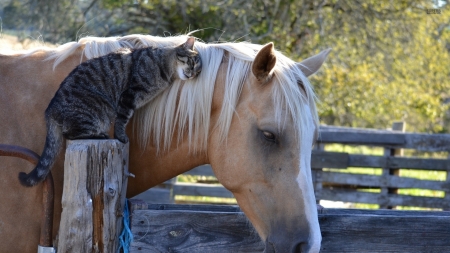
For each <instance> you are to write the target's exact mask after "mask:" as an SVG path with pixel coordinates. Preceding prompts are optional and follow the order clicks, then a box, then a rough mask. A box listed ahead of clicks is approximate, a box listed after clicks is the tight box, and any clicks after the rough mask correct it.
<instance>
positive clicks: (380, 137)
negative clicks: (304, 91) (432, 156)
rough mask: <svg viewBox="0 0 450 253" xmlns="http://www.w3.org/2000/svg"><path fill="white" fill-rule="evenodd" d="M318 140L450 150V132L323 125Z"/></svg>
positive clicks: (424, 149)
mask: <svg viewBox="0 0 450 253" xmlns="http://www.w3.org/2000/svg"><path fill="white" fill-rule="evenodd" d="M318 142H320V143H343V144H358V145H369V146H385V147H391V148H408V149H416V150H421V151H450V134H418V133H394V132H392V131H382V130H373V129H355V128H337V127H321V128H320V135H319V139H318Z"/></svg>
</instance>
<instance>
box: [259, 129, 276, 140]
mask: <svg viewBox="0 0 450 253" xmlns="http://www.w3.org/2000/svg"><path fill="white" fill-rule="evenodd" d="M262 134H263V135H264V138H265V139H266V140H268V141H272V142H274V141H275V139H276V138H275V134H273V133H271V132H269V131H262Z"/></svg>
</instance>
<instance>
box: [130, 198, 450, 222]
mask: <svg viewBox="0 0 450 253" xmlns="http://www.w3.org/2000/svg"><path fill="white" fill-rule="evenodd" d="M130 207H131V210H132V211H134V210H155V211H195V212H218V213H224V212H225V213H229V212H231V213H235V212H241V209H240V208H239V206H237V205H201V204H195V205H179V204H147V203H142V202H141V201H139V200H133V199H131V200H130ZM320 210H321V211H320V212H319V213H321V214H330V215H331V214H332V215H338V214H345V215H389V216H407V217H410V216H446V217H449V218H450V211H412V210H388V209H378V210H376V209H344V208H321V209H320Z"/></svg>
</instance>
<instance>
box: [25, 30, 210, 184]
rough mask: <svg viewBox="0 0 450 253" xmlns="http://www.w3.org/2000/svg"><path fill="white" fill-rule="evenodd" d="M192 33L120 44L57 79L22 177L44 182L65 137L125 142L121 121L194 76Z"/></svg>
mask: <svg viewBox="0 0 450 253" xmlns="http://www.w3.org/2000/svg"><path fill="white" fill-rule="evenodd" d="M194 42H195V38H193V37H189V38H188V39H187V41H186V42H185V43H183V44H182V45H179V46H175V47H164V48H153V47H148V48H143V49H135V50H130V49H121V50H119V51H117V52H114V53H111V54H108V55H105V56H102V57H98V58H94V59H91V60H88V61H86V62H83V63H81V64H80V65H78V66H77V67H76V68H75V69H74V70H73V71H72V72H71V73H70V74H69V75H68V76H67V77H66V79H64V81H63V82H62V83H61V85H60V87H59V89H58V90H57V91H56V94H55V96H54V97H53V99H52V100H51V101H50V104H49V106H48V107H47V109H46V110H45V120H46V123H47V137H46V140H45V146H44V150H43V152H42V155H41V157H40V159H39V162H38V164H37V165H36V167H35V168H34V169H33V170H32V171H31V172H30V173H29V174H26V173H24V172H20V173H19V180H20V183H21V184H22V185H24V186H27V187H31V186H34V185H36V184H38V183H39V182H42V181H43V180H44V179H45V177H46V176H47V174H48V173H49V171H50V169H51V167H52V166H53V163H54V161H55V159H56V156H57V155H58V153H59V152H60V150H61V147H62V143H63V137H64V138H66V139H69V140H74V139H108V138H109V136H108V134H107V132H108V130H109V128H110V125H111V123H112V121H113V120H115V122H114V138H116V139H118V140H119V141H121V142H123V143H127V142H128V137H127V135H126V133H125V127H126V125H127V123H128V121H129V119H130V118H131V116H132V115H133V113H134V110H135V109H137V108H140V107H142V106H143V105H145V104H146V103H148V102H149V101H151V100H152V99H153V98H155V97H156V96H157V95H158V94H159V93H160V92H161V91H162V90H164V89H165V88H167V87H169V85H170V84H171V83H172V82H173V81H174V80H175V79H177V78H178V79H181V80H187V79H192V78H195V77H196V76H198V74H199V73H200V71H201V69H202V62H201V58H200V55H199V54H198V52H197V51H195V50H194Z"/></svg>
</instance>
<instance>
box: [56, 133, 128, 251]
mask: <svg viewBox="0 0 450 253" xmlns="http://www.w3.org/2000/svg"><path fill="white" fill-rule="evenodd" d="M127 177H128V144H127V145H124V144H122V143H120V142H119V141H117V140H75V141H68V142H67V150H66V156H65V162H64V188H63V196H62V208H63V211H62V214H61V224H60V228H59V237H58V246H57V250H58V252H77V253H78V252H96V253H97V252H104V253H107V252H116V251H117V247H118V241H119V240H118V236H119V235H120V232H121V230H122V213H123V207H124V204H125V193H126V188H127V182H128V180H127Z"/></svg>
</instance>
